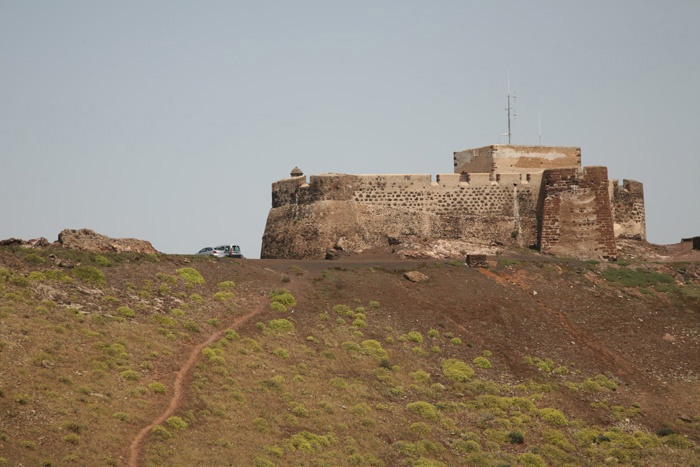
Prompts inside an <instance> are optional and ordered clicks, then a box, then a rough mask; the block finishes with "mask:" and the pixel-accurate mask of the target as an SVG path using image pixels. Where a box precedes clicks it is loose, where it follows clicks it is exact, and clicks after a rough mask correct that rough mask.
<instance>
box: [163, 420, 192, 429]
mask: <svg viewBox="0 0 700 467" xmlns="http://www.w3.org/2000/svg"><path fill="white" fill-rule="evenodd" d="M165 423H167V424H168V426H170V428H172V429H173V430H186V429H187V427H188V425H187V422H186V421H184V420H183V419H181V418H180V417H170V418H168V419H167V420H166V421H165Z"/></svg>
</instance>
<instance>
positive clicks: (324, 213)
mask: <svg viewBox="0 0 700 467" xmlns="http://www.w3.org/2000/svg"><path fill="white" fill-rule="evenodd" d="M616 238H630V239H637V240H646V227H645V217H644V193H643V187H642V184H641V183H639V182H636V181H634V180H624V181H623V183H622V185H620V184H619V183H618V180H609V179H608V174H607V168H605V167H584V168H581V149H580V148H577V147H551V146H517V145H500V144H499V145H492V146H486V147H482V148H477V149H468V150H466V151H459V152H455V153H454V173H451V174H439V175H437V176H436V178H435V181H433V180H432V177H431V175H426V174H393V175H349V174H337V173H327V174H320V175H312V176H311V177H310V180H309V181H308V182H307V180H306V176H305V175H304V174H303V173H302V172H301V170H299V169H298V168H295V169H294V171H292V173H291V174H290V177H289V178H285V179H282V180H279V181H277V182H274V183H273V184H272V209H271V210H270V213H269V215H268V218H267V224H266V227H265V233H264V235H263V243H262V251H261V258H298V259H321V258H323V257H324V256H325V254H326V251H327V250H328V249H329V248H342V249H343V250H344V251H347V252H353V251H361V250H367V249H372V248H385V249H386V248H387V247H388V246H390V245H401V244H402V243H406V242H416V241H418V242H421V241H422V242H429V241H435V240H440V239H443V240H459V241H465V242H470V243H473V244H487V245H488V244H490V245H494V244H496V245H506V246H507V245H514V246H520V247H531V248H537V249H539V250H540V252H542V253H547V254H553V255H559V256H569V257H579V258H594V259H608V260H615V259H616V258H617V247H616V243H615V239H616Z"/></svg>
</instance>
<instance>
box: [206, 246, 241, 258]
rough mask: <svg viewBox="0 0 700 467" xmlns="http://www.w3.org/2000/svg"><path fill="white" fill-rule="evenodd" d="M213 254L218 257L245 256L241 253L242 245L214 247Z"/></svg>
mask: <svg viewBox="0 0 700 467" xmlns="http://www.w3.org/2000/svg"><path fill="white" fill-rule="evenodd" d="M213 255H214V256H216V257H217V258H225V257H229V258H243V254H241V247H239V246H238V245H219V246H217V247H214V253H213Z"/></svg>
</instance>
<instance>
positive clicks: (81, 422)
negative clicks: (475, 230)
mask: <svg viewBox="0 0 700 467" xmlns="http://www.w3.org/2000/svg"><path fill="white" fill-rule="evenodd" d="M51 254H53V255H55V257H57V260H55V261H54V260H53V258H51V259H50V258H49V255H51ZM505 256H506V255H504V257H502V258H501V259H500V260H498V261H494V262H492V263H491V265H490V267H489V268H488V269H470V268H466V267H465V266H464V265H462V264H460V263H457V262H428V263H421V262H415V261H396V260H393V259H391V258H383V259H381V260H370V259H368V258H364V259H363V258H362V257H360V258H356V259H353V260H348V261H345V262H323V261H282V260H225V259H224V260H217V259H212V258H198V257H182V256H165V255H155V254H152V255H135V254H103V255H96V254H93V253H87V252H74V251H70V250H58V249H57V250H53V249H37V250H26V249H22V248H10V247H8V248H3V249H0V465H3V464H6V465H12V466H15V465H24V466H28V465H125V466H126V465H143V466H156V465H181V466H189V465H236V466H239V465H240V466H244V465H254V466H274V465H278V466H285V465H295V466H345V465H347V466H350V465H372V466H375V465H384V466H394V465H409V466H423V467H427V466H443V465H450V466H451V465H473V466H496V465H500V466H506V465H511V466H527V467H529V466H540V465H654V466H657V465H658V466H664V465H668V466H671V465H700V450H699V448H698V446H699V444H700V397H699V396H698V394H700V382H698V376H699V375H700V358H698V356H699V355H700V334H699V333H700V267H699V265H698V264H697V263H678V264H676V263H673V264H663V265H662V264H652V263H638V264H630V265H626V266H625V265H609V264H604V263H596V262H588V263H584V262H576V261H567V260H560V259H548V260H545V259H543V258H542V257H540V256H528V255H519V256H517V258H518V259H508V258H506V257H505ZM513 257H514V258H515V256H513ZM61 258H63V259H64V260H65V263H71V264H80V266H78V267H75V268H69V269H64V268H59V267H57V266H54V262H60V261H59V260H60V259H61ZM409 270H417V271H420V272H421V273H423V274H425V275H427V276H428V277H429V279H428V280H427V281H425V282H420V283H415V282H410V281H408V280H406V279H405V278H404V277H403V273H404V272H405V271H409Z"/></svg>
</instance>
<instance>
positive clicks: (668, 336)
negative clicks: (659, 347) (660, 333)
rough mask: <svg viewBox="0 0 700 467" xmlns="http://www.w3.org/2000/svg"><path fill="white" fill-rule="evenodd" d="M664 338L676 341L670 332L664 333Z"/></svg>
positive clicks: (667, 340)
mask: <svg viewBox="0 0 700 467" xmlns="http://www.w3.org/2000/svg"><path fill="white" fill-rule="evenodd" d="M663 340H665V341H666V342H676V338H675V337H673V336H672V335H671V334H669V333H666V334H664V337H663Z"/></svg>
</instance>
